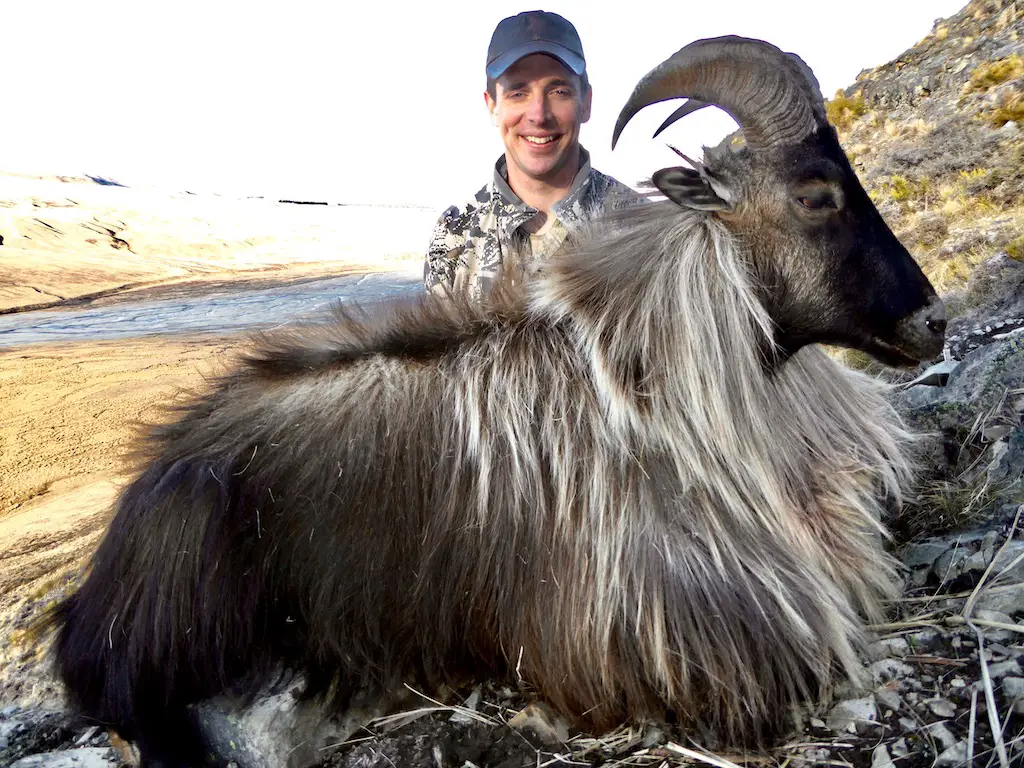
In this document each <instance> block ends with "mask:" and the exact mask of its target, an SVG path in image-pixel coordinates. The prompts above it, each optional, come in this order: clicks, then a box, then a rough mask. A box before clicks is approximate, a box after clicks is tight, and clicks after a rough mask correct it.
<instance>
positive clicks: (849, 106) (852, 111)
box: [825, 90, 868, 131]
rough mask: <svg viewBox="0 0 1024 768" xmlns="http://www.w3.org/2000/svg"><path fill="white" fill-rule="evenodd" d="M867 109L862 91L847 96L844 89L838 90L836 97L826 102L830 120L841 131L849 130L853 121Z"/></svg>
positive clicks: (826, 112)
mask: <svg viewBox="0 0 1024 768" xmlns="http://www.w3.org/2000/svg"><path fill="white" fill-rule="evenodd" d="M867 111H868V105H867V103H866V102H865V101H864V96H863V95H862V94H861V92H860V91H857V93H855V94H854V95H853V96H847V95H846V94H845V93H843V91H842V90H838V91H836V95H835V96H834V97H832V98H831V99H829V100H828V101H826V102H825V114H826V115H828V121H829V122H830V123H832V125H834V126H835V127H836V129H837V130H840V131H845V130H848V129H849V127H850V126H851V125H852V124H853V121H854V120H856V119H857V118H859V117H861V116H863V115H864V114H865V113H867Z"/></svg>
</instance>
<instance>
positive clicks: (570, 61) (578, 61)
mask: <svg viewBox="0 0 1024 768" xmlns="http://www.w3.org/2000/svg"><path fill="white" fill-rule="evenodd" d="M531 53H546V54H548V55H549V56H554V57H555V58H556V59H558V60H559V61H560V62H562V63H563V64H565V66H567V67H568V68H569V69H571V70H572V71H573V72H574V73H576V74H577V75H582V74H583V71H584V70H585V69H586V66H587V65H586V62H584V61H583V58H582V57H581V56H579V55H578V54H575V53H573V52H572V51H570V50H569V49H568V48H566V47H565V46H562V45H559V44H558V43H551V42H548V41H547V40H533V41H531V42H529V43H526V44H524V45H520V46H519V47H517V48H513V49H512V50H510V51H505V52H504V53H503V54H501V56H499V57H498V58H496V59H495V60H494V61H492V62H489V63H488V64H487V76H488V77H490V78H491V79H494V80H497V79H498V78H499V77H501V76H502V75H503V74H505V70H507V69H508V68H509V67H511V66H512V65H513V64H515V63H516V62H517V61H519V60H520V59H521V58H523V57H524V56H529V55H530V54H531Z"/></svg>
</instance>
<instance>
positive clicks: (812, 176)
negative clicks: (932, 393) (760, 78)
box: [708, 126, 946, 365]
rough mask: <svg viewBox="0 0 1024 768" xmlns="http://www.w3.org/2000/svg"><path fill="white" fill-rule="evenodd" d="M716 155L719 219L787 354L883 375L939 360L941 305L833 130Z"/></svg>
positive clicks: (942, 322)
mask: <svg viewBox="0 0 1024 768" xmlns="http://www.w3.org/2000/svg"><path fill="white" fill-rule="evenodd" d="M715 155H716V157H709V161H710V162H712V163H714V162H715V160H718V161H720V162H721V166H720V167H719V168H715V167H713V166H711V167H709V169H708V170H709V171H711V172H712V173H715V174H716V176H717V177H718V178H719V179H720V180H721V182H722V184H723V185H724V187H725V188H731V189H733V190H735V191H736V192H738V194H734V203H733V204H732V205H731V206H730V210H722V211H720V212H719V213H718V215H719V216H721V217H722V219H723V221H725V222H726V223H727V225H728V226H729V227H730V229H732V230H733V231H734V232H736V233H737V234H738V235H740V237H741V239H742V240H744V241H747V242H750V243H751V244H752V245H753V246H754V247H753V248H752V253H753V255H754V258H755V265H754V266H755V270H756V271H757V273H758V277H759V278H760V280H761V281H762V283H763V284H764V286H765V289H766V290H765V292H764V302H765V304H766V306H767V308H768V310H769V312H770V314H771V316H772V318H773V319H774V320H775V323H776V325H777V327H778V336H777V341H778V343H779V345H780V346H781V347H782V348H783V349H784V350H785V351H787V352H789V353H790V354H791V353H793V352H795V351H796V350H798V349H799V348H800V347H802V346H804V345H805V344H811V343H815V342H824V343H829V344H838V345H842V346H847V347H853V348H855V349H860V350H863V351H864V352H867V353H868V354H870V355H873V356H874V357H876V358H878V359H879V360H881V361H882V362H885V363H887V364H890V365H913V364H915V363H917V362H920V361H921V360H927V359H930V358H933V357H936V356H937V355H939V354H940V353H941V351H942V344H943V337H944V333H945V329H946V315H945V309H944V308H943V305H942V302H941V301H940V300H939V298H938V297H937V296H936V294H935V290H934V288H933V287H932V285H931V283H929V282H928V278H926V277H925V276H924V273H923V272H922V271H921V269H920V267H918V265H917V263H916V262H915V261H914V260H913V258H912V257H911V256H910V254H909V253H908V252H907V250H906V248H904V247H903V245H902V244H901V243H900V242H899V240H897V239H896V237H895V235H893V233H892V231H891V230H890V229H889V227H888V226H887V225H886V223H885V222H884V221H883V220H882V217H881V215H880V214H879V213H878V210H877V209H876V208H875V206H874V204H873V203H872V202H871V199H870V198H869V197H868V195H867V193H866V192H865V191H864V188H863V187H862V186H861V183H860V181H859V180H858V179H857V176H856V174H855V173H854V171H853V168H852V167H851V166H850V163H849V161H848V160H847V158H846V155H845V154H844V152H843V150H842V148H841V147H840V146H839V141H838V139H837V137H836V133H835V130H834V129H833V128H832V127H831V126H824V127H822V128H821V129H819V130H817V131H815V132H814V133H812V134H811V135H810V136H808V137H807V138H806V139H805V140H804V141H802V142H801V143H799V144H795V145H791V146H786V147H782V148H779V149H777V150H775V151H773V152H770V153H763V154H755V153H750V152H748V151H742V152H739V153H719V152H716V153H715ZM737 188H738V189H737Z"/></svg>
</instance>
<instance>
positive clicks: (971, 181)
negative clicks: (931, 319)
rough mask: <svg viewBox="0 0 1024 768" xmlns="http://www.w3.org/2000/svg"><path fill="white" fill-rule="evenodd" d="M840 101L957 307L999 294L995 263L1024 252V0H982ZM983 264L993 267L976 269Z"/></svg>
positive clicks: (858, 154)
mask: <svg viewBox="0 0 1024 768" xmlns="http://www.w3.org/2000/svg"><path fill="white" fill-rule="evenodd" d="M828 111H829V116H830V118H831V119H832V121H833V123H835V124H836V126H837V127H838V128H839V130H840V138H841V140H842V142H843V145H844V146H845V147H846V150H847V152H848V154H849V155H850V157H851V159H852V161H853V164H854V167H855V168H856V169H857V171H858V173H859V174H860V176H861V178H862V180H863V181H864V183H865V185H866V186H867V188H868V191H869V192H870V194H871V196H872V198H873V199H874V200H875V202H876V204H877V205H878V206H879V209H880V210H881V211H882V214H883V215H884V216H885V218H886V220H887V221H888V222H889V223H890V225H891V226H892V228H893V230H894V231H895V232H896V234H897V235H898V236H899V237H900V239H901V240H902V241H903V242H904V243H905V244H906V245H907V247H908V248H909V249H910V250H911V252H912V253H913V254H914V255H915V257H916V258H917V259H918V261H919V262H920V263H921V265H922V266H923V267H924V269H925V272H926V273H927V274H928V276H929V277H930V278H931V279H932V281H933V282H934V283H935V285H936V287H937V288H938V289H939V291H940V292H941V293H944V294H946V295H947V297H948V298H949V299H950V302H949V303H950V308H951V309H952V310H953V312H954V314H965V313H969V312H970V311H971V310H973V309H975V308H977V307H979V306H982V305H984V304H986V303H988V302H989V301H990V300H991V299H992V298H993V295H992V294H993V288H1000V290H999V291H998V292H999V293H1000V294H1005V291H1003V290H1001V288H1002V287H1001V286H994V285H992V283H993V281H992V280H991V277H992V275H991V273H992V270H993V269H996V271H999V268H1000V265H1003V264H1005V262H1007V261H1016V262H1024V3H1022V2H1021V1H1020V0H971V2H970V3H968V4H967V6H966V7H965V8H964V9H963V10H962V11H961V12H960V13H958V14H956V15H955V16H953V17H951V18H948V19H943V20H939V21H937V22H936V23H935V26H934V28H933V29H932V32H931V34H929V35H928V37H926V38H925V39H924V40H922V41H921V42H920V43H918V44H917V45H915V46H914V47H913V48H911V49H909V50H908V51H906V52H905V53H903V55H901V56H900V57H899V58H897V59H895V60H894V61H891V62H889V63H888V64H885V65H883V66H880V67H877V68H875V69H871V70H866V71H864V72H862V73H861V74H860V75H859V76H858V78H857V82H856V83H854V84H853V85H852V86H850V87H849V88H847V89H846V91H845V92H842V91H841V92H839V93H837V94H836V96H835V98H834V99H833V100H832V101H831V102H830V103H829V108H828ZM980 265H985V267H986V269H984V270H983V272H984V274H985V276H986V277H985V278H982V279H976V280H972V276H973V275H975V273H976V271H977V267H978V266H980ZM1013 271H1014V273H1016V270H1013ZM979 277H980V275H979ZM995 282H997V283H998V282H999V281H995Z"/></svg>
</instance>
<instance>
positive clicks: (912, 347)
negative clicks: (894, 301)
mask: <svg viewBox="0 0 1024 768" xmlns="http://www.w3.org/2000/svg"><path fill="white" fill-rule="evenodd" d="M898 334H899V336H900V341H901V342H902V343H901V346H902V347H903V348H904V349H905V350H906V351H907V352H911V353H913V354H914V355H915V356H917V357H919V359H921V360H927V359H928V358H931V357H935V356H937V355H938V354H939V353H941V352H942V345H943V342H944V340H945V336H946V305H945V304H943V303H942V299H940V298H939V297H938V296H933V297H932V298H931V299H930V300H929V301H928V303H927V304H925V305H924V306H923V307H921V308H920V309H918V310H917V311H915V312H914V313H913V314H911V315H909V316H908V317H906V318H904V320H903V321H902V322H901V323H900V324H899V328H898Z"/></svg>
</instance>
